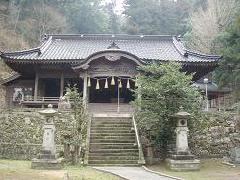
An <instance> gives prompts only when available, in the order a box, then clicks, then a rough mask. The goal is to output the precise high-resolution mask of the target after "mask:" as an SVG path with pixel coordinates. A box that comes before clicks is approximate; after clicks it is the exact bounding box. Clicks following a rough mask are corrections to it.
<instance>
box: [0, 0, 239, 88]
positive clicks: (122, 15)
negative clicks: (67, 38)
mask: <svg viewBox="0 0 240 180" xmlns="http://www.w3.org/2000/svg"><path fill="white" fill-rule="evenodd" d="M120 4H122V7H121V8H120V9H119V1H117V0H0V51H11V50H18V49H26V48H31V47H34V46H37V45H39V43H40V41H41V39H42V36H43V35H44V34H56V33H58V34H62V33H68V34H84V33H88V34H89V33H90V34H94V33H95V34H96V33H97V34H99V33H100V34H148V35H153V34H160V35H177V36H179V37H181V38H182V40H183V42H184V43H185V45H186V47H188V48H190V49H193V50H195V51H201V52H203V53H206V54H209V53H211V54H220V55H222V56H223V59H222V61H221V63H220V67H219V68H218V69H217V71H216V72H215V80H216V81H217V82H218V84H219V85H222V86H230V85H231V87H233V86H232V85H233V83H234V88H235V89H238V88H239V84H240V83H239V82H240V1H239V0H121V3H120ZM9 72H10V70H9V69H8V68H7V67H6V66H5V65H4V63H3V62H1V63H0V78H4V77H5V76H8V74H9Z"/></svg>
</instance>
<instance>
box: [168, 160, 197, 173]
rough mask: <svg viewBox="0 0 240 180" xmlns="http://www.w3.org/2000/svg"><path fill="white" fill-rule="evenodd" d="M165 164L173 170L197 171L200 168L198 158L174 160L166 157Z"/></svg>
mask: <svg viewBox="0 0 240 180" xmlns="http://www.w3.org/2000/svg"><path fill="white" fill-rule="evenodd" d="M166 162H167V166H168V167H169V169H171V170H173V171H198V170H200V160H198V159H189V160H174V159H166Z"/></svg>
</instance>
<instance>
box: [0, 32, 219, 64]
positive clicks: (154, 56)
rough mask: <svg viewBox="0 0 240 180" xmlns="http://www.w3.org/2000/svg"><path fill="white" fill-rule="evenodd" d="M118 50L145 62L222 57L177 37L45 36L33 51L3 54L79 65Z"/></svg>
mask: <svg viewBox="0 0 240 180" xmlns="http://www.w3.org/2000/svg"><path fill="white" fill-rule="evenodd" d="M113 42H114V43H115V44H114V46H115V47H118V48H115V50H116V51H117V50H121V51H126V52H128V53H131V54H133V55H135V56H137V57H138V58H140V59H142V60H143V61H149V60H160V61H168V60H172V61H180V62H208V63H211V62H213V63H214V62H216V61H218V60H219V59H220V56H216V55H205V54H201V53H196V52H193V51H189V50H187V49H185V47H184V46H183V44H182V42H181V41H180V40H179V39H178V38H176V37H174V36H155V35H153V36H149V35H145V36H139V35H138V36H137V35H46V36H45V37H44V39H43V42H42V44H41V45H40V46H39V47H37V48H34V49H30V50H24V51H17V52H10V53H9V52H8V53H1V57H2V58H3V59H4V60H5V61H10V62H19V63H24V62H26V63H29V62H30V63H68V62H69V63H79V62H81V61H83V60H84V59H86V58H87V57H88V56H90V55H91V54H93V53H96V52H99V51H104V50H107V49H108V48H109V46H110V45H111V44H112V43H113Z"/></svg>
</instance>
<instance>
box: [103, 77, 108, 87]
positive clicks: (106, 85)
mask: <svg viewBox="0 0 240 180" xmlns="http://www.w3.org/2000/svg"><path fill="white" fill-rule="evenodd" d="M104 88H105V89H107V88H108V80H107V79H106V81H105V86H104Z"/></svg>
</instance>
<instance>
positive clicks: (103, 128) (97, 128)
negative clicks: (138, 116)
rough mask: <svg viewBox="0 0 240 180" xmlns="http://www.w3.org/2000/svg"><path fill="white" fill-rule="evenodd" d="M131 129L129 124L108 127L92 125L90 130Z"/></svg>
mask: <svg viewBox="0 0 240 180" xmlns="http://www.w3.org/2000/svg"><path fill="white" fill-rule="evenodd" d="M131 129H133V128H132V127H131V126H123V127H122V126H110V127H106V126H103V127H102V126H100V127H99V126H95V127H92V128H91V130H103V131H104V130H106V131H107V130H131Z"/></svg>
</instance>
